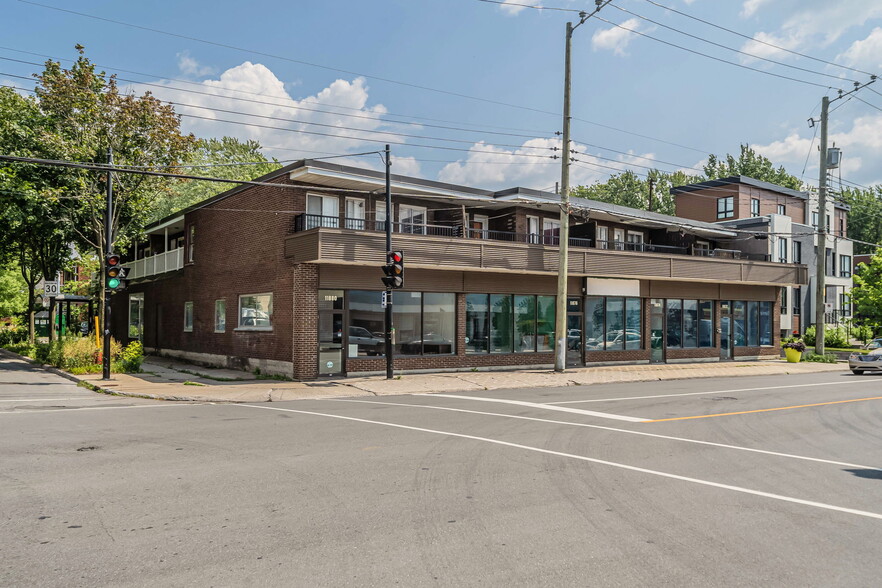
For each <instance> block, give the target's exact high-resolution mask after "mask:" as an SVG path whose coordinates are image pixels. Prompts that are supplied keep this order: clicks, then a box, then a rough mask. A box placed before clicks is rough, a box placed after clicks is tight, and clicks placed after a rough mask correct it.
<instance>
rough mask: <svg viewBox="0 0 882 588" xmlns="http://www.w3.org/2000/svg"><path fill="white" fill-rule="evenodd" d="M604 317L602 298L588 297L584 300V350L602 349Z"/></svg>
mask: <svg viewBox="0 0 882 588" xmlns="http://www.w3.org/2000/svg"><path fill="white" fill-rule="evenodd" d="M605 315H606V312H605V311H604V304H603V298H600V297H594V296H589V297H588V298H586V299H585V348H586V349H588V350H589V351H591V350H598V349H603V348H604V345H603V341H604V337H603V332H604V328H605V327H604V316H605Z"/></svg>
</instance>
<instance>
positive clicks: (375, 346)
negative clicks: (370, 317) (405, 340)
mask: <svg viewBox="0 0 882 588" xmlns="http://www.w3.org/2000/svg"><path fill="white" fill-rule="evenodd" d="M349 344H350V345H358V350H359V351H364V352H366V353H367V354H368V355H382V354H383V351H384V348H385V345H386V341H385V340H384V339H381V338H380V337H376V336H374V334H373V333H371V332H370V331H368V330H367V329H365V328H364V327H356V326H354V325H350V326H349Z"/></svg>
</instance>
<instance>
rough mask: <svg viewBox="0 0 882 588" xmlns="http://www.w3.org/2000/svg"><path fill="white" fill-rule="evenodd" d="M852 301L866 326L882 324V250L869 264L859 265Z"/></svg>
mask: <svg viewBox="0 0 882 588" xmlns="http://www.w3.org/2000/svg"><path fill="white" fill-rule="evenodd" d="M851 301H852V302H853V303H854V307H855V310H856V311H857V314H858V315H859V316H860V317H861V318H862V319H863V322H864V324H867V323H869V324H873V325H879V324H882V249H877V250H876V253H875V255H873V257H871V258H870V263H869V264H866V263H862V264H859V265H858V271H857V273H856V274H855V275H854V288H853V289H852V291H851Z"/></svg>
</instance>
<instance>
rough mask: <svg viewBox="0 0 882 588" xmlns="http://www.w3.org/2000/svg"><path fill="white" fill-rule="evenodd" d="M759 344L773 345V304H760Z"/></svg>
mask: <svg viewBox="0 0 882 588" xmlns="http://www.w3.org/2000/svg"><path fill="white" fill-rule="evenodd" d="M759 344H760V345H771V344H772V303H771V302H760V303H759Z"/></svg>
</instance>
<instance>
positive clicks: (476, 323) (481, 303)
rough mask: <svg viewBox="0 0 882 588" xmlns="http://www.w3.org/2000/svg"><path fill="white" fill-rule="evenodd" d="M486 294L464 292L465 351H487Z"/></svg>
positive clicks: (487, 309) (488, 325)
mask: <svg viewBox="0 0 882 588" xmlns="http://www.w3.org/2000/svg"><path fill="white" fill-rule="evenodd" d="M488 298H489V296H488V295H487V294H466V339H465V340H466V353H487V351H489V346H488V342H489V341H490V323H489V321H488V314H489V312H490V305H489V304H488V302H487V300H488Z"/></svg>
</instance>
